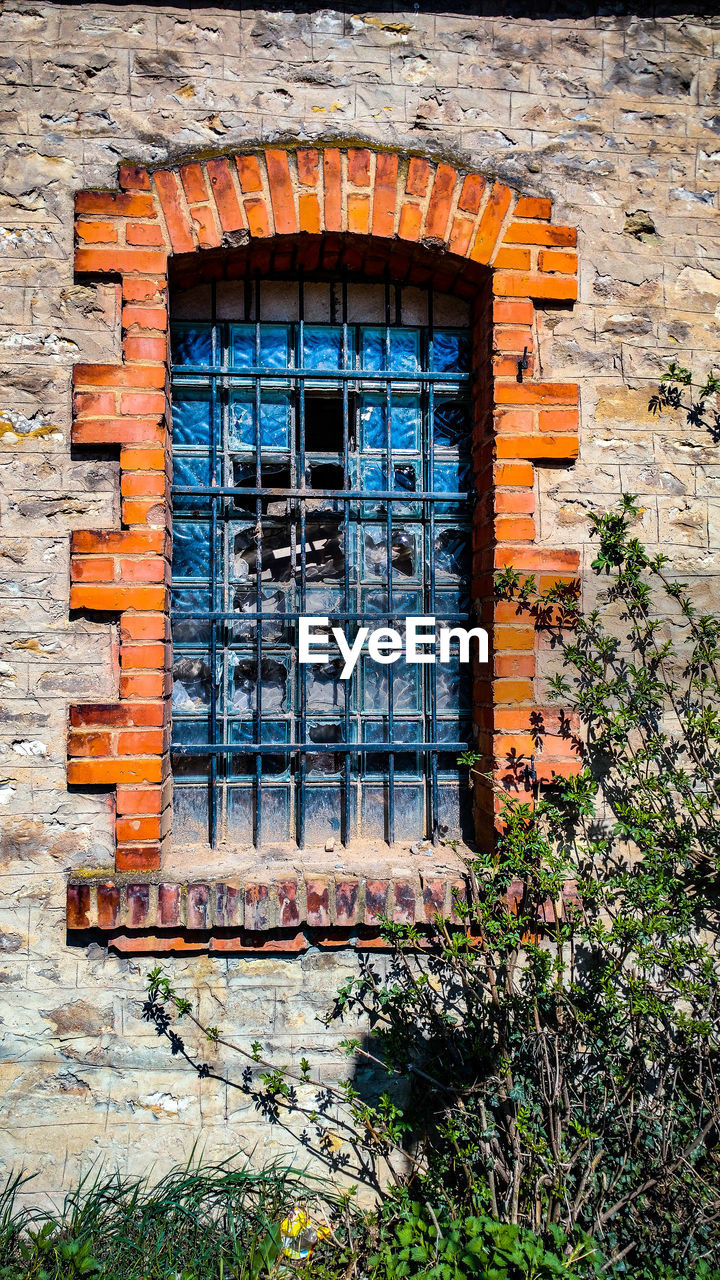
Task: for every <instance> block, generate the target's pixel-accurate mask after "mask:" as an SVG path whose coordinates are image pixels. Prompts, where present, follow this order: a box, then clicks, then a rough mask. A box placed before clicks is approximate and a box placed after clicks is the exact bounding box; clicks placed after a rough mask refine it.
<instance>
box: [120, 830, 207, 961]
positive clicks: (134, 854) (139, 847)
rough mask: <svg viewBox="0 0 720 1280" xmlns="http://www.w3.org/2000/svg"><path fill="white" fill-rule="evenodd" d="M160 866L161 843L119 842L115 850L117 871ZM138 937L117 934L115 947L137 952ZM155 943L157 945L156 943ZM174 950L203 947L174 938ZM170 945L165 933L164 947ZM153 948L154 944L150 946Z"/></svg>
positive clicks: (191, 949) (150, 869)
mask: <svg viewBox="0 0 720 1280" xmlns="http://www.w3.org/2000/svg"><path fill="white" fill-rule="evenodd" d="M159 866H160V845H159V844H145V845H143V844H128V845H125V844H119V845H118V847H117V850H116V852H115V867H116V870H117V871H157V870H158V868H159ZM138 945H139V944H138V939H137V936H136V935H133V936H132V937H131V938H128V937H127V935H125V934H123V935H118V934H117V933H116V934H115V936H114V938H113V947H120V948H122V947H123V946H124V949H125V950H126V951H132V952H135V951H136V950H137V947H138ZM153 945H157V944H156V943H154V944H153ZM171 945H172V950H173V951H199V950H201V949H202V946H203V944H202V943H195V942H186V941H185V939H184V938H174V939H173V941H172V944H171ZM167 946H168V942H167V938H166V937H165V935H163V942H162V948H163V949H165V948H166V947H167ZM150 949H151V950H152V946H151V947H150Z"/></svg>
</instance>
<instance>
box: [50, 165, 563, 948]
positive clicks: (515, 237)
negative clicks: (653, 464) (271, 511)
mask: <svg viewBox="0 0 720 1280" xmlns="http://www.w3.org/2000/svg"><path fill="white" fill-rule="evenodd" d="M118 185H119V189H118V190H117V191H79V192H78V193H77V195H76V221H75V230H76V250H75V270H76V273H77V274H78V275H81V276H91V277H95V278H100V279H102V278H110V279H111V280H115V281H117V280H118V279H119V285H118V291H119V300H120V306H121V324H122V356H123V358H122V362H121V363H119V364H107V365H88V364H78V365H76V366H75V368H74V371H73V426H72V441H73V444H74V445H75V446H83V445H85V446H92V447H94V448H97V447H103V448H106V447H108V446H110V447H112V446H115V447H117V448H119V453H120V496H121V522H122V528H121V529H101V530H98V529H94V530H80V531H77V532H75V533H74V534H73V535H72V541H71V586H70V608H71V610H73V611H90V612H92V613H93V614H95V615H97V614H98V613H101V614H106V615H108V616H111V617H112V616H114V617H119V670H120V674H119V698H118V700H117V701H116V702H113V703H109V704H79V705H75V706H71V707H70V709H69V729H68V743H67V754H68V765H67V769H68V784H69V785H70V786H72V787H77V788H84V787H91V788H93V789H94V788H97V787H106V788H110V789H112V791H113V792H114V799H115V806H114V807H115V837H116V854H115V868H114V872H115V874H114V875H112V874H111V875H108V873H107V872H105V871H103V872H102V873H99V874H97V875H90V876H84V875H80V874H71V875H70V877H69V881H68V897H67V906H68V913H67V923H68V928H69V929H70V930H71V931H73V932H74V931H78V930H80V931H84V930H87V929H89V928H95V929H99V930H100V931H103V932H106V933H108V934H109V935H111V936H112V940H113V943H114V945H116V946H118V947H125V948H126V949H132V950H138V949H139V950H143V949H145V950H169V949H174V948H177V947H188V946H190V947H194V948H197V949H207V947H208V946H209V947H211V948H212V949H215V950H218V949H230V950H243V949H251V950H257V949H262V948H263V947H268V948H272V949H288V948H289V949H292V950H297V949H300V948H301V946H302V945H304V944H303V938H304V937H305V932H304V931H305V930H307V929H316V930H322V931H328V930H330V931H331V932H333V931H335V932H337V931H342V930H351V929H355V928H356V927H357V926H360V927H361V930H362V928H363V927H364V929H365V932H366V933H367V934H368V936H373V933H374V932H375V933H376V930H377V922H378V918H379V916H380V915H383V914H389V915H392V916H394V917H395V918H396V919H398V920H410V919H417V920H422V919H429V918H430V917H431V916H432V914H434V912H435V911H437V910H438V909H439V908H440V909H444V910H446V911H451V910H452V902H453V894H457V893H459V892H462V890H463V885H462V881H459V880H458V879H457V877H456V878H455V879H454V880H453V879H452V878H450V877H440V878H438V877H433V875H432V872H429V873H428V875H427V876H425V877H416V880H415V881H412V882H411V881H405V880H396V881H393V880H392V877H390V875H389V874H388V877H387V878H384V877H383V878H381V879H374V880H367V881H365V882H363V881H362V879H358V877H357V876H352V875H349V876H348V877H346V878H343V877H342V876H340V875H336V876H334V877H328V876H327V875H325V876H322V875H318V876H315V875H313V874H312V872H310V873H308V874H307V875H306V876H305V877H304V878H303V879H302V881H301V882H300V883H298V882H297V881H296V880H295V881H288V880H284V881H280V882H278V883H275V882H273V881H272V878H268V880H267V882H265V881H264V880H263V881H262V882H261V881H259V880H258V882H257V883H255V882H253V883H245V882H243V883H238V882H234V881H233V879H232V868H230V867H229V868H227V873H228V874H227V876H226V877H224V878H223V879H222V880H220V881H214V882H212V883H208V882H206V881H186V882H184V883H178V882H176V881H166V880H164V879H163V846H164V845H165V843H166V841H167V840H168V837H169V834H170V829H171V815H172V800H171V797H172V780H171V774H170V763H169V744H170V696H171V646H170V626H169V582H170V556H171V533H172V513H171V505H170V467H171V449H170V425H169V424H170V402H169V366H168V279H169V264H170V259H171V258H173V259H174V261H173V264H172V265H173V268H174V269H176V271H177V273H178V274H179V277H180V278H182V277H183V274H184V276H185V278H186V279H187V280H191V279H192V278H193V275H194V274H195V275H197V274H198V272H199V271H205V272H207V271H208V270H210V271H212V262H213V257H215V258H217V254H218V253H219V252H220V251H222V250H223V249H228V250H232V251H233V252H234V253H236V254H238V253H240V254H241V255H242V254H245V255H246V256H247V255H248V254H252V255H253V264H254V269H257V270H262V269H264V270H269V269H270V268H271V267H273V266H275V267H276V269H277V270H282V268H283V265H285V269H286V270H287V266H288V264H289V263H291V261H293V255H292V253H291V252H290V250H291V249H292V250H293V252H294V254H295V258H294V260H295V261H297V253H298V246H300V252H301V253H302V254H303V255H304V258H305V261H306V262H307V263H309V265H310V267H312V264H313V262H314V263H315V264H316V265H317V263H318V262H319V261H320V260H321V258H322V257H323V255H324V257H325V259H326V260H327V261H328V262H329V263H331V264H332V263H338V262H340V261H341V260H342V261H344V262H345V265H348V263H349V264H351V265H354V266H355V269H358V268H360V269H363V270H364V271H365V272H366V273H367V274H368V276H370V277H372V276H373V274H377V272H378V271H379V270H381V269H385V267H389V270H390V272H391V274H392V275H393V276H394V278H397V279H400V280H403V281H406V282H410V283H412V282H413V281H415V280H417V281H423V282H426V281H427V280H428V278H430V277H431V278H432V279H433V284H434V287H435V288H438V289H447V290H448V291H451V290H454V291H456V292H458V293H463V294H464V296H468V297H469V296H472V297H473V298H474V307H475V328H474V335H475V342H476V344H478V345H482V344H485V345H487V344H488V342H491V344H492V347H491V360H492V386H491V387H489V386H488V385H487V384H486V383H482V385H479V386H478V392H477V395H476V401H475V426H474V431H475V437H474V441H473V458H474V472H475V482H476V486H477V489H478V494H479V500H478V503H477V513H476V520H477V528H478V529H480V528H483V529H485V530H490V536H482V537H481V536H479V535H478V536H477V537H476V539H475V543H474V548H473V595H474V597H475V598H476V599H477V600H479V601H480V602H481V618H482V621H483V622H484V624H485V625H487V626H488V627H489V628H490V630H491V644H492V662H491V667H490V671H489V674H485V673H481V675H480V676H479V678H478V679H476V682H475V690H474V699H473V701H474V708H473V715H474V720H475V724H476V732H477V735H478V738H477V741H478V748H479V750H480V751H481V752H482V754H483V756H484V757H485V759H486V760H487V762H488V767H489V768H491V769H492V771H493V773H494V775H495V777H496V779H497V780H498V781H501V782H502V781H503V779H506V780H507V782H508V785H512V786H513V787H517V786H518V785H519V786H521V787H522V785H523V783H522V781H520V782H518V768H517V762H518V760H523V759H528V758H529V757H530V756H531V755H532V756H534V757H535V768H536V773H537V777H538V779H539V781H540V782H543V781H546V780H549V779H550V778H551V777H553V776H557V775H558V774H562V775H568V774H570V773H573V772H575V771H576V770H577V767H578V763H577V758H576V756H575V754H574V751H573V747H572V744H571V742H570V741H569V740H568V738H567V736H566V734H564V733H563V732H562V730H561V726H560V724H559V723H558V716H557V712H556V711H553V712H550V711H549V710H548V708H546V707H543V706H542V704H541V702H540V700H539V698H538V696H537V690H536V668H537V656H538V650H539V647H540V645H541V644H542V636H541V633H540V631H539V629H538V628H536V627H534V626H533V625H532V623H529V622H528V621H527V620H526V619H523V618H520V617H518V615H517V613H516V611H515V608H514V606H512V605H508V604H507V603H504V602H496V601H494V600H493V594H492V579H493V573H494V572H495V571H496V570H497V569H500V568H502V567H504V566H506V565H508V564H512V565H514V566H515V567H516V568H517V569H519V570H521V571H522V570H525V571H527V572H531V573H535V574H538V575H539V577H540V582H541V584H542V585H547V584H548V582H549V581H552V580H555V581H557V580H558V579H561V580H564V581H568V580H572V579H573V578H574V577H575V576H576V574H577V570H578V565H579V556H578V553H577V551H575V550H572V549H558V550H551V549H548V548H546V547H540V546H536V545H535V539H536V525H535V520H534V492H535V469H536V467H537V466H538V465H542V464H543V463H555V464H557V463H566V464H571V463H572V462H573V461H574V459H575V458H576V456H577V451H578V402H579V388H578V386H577V384H575V383H547V382H543V381H541V380H539V379H538V378H537V377H536V362H535V351H536V322H537V321H536V308H537V307H538V306H548V305H553V304H559V305H563V306H567V305H569V304H571V303H572V302H573V301H575V299H576V297H577V280H576V273H577V254H576V244H577V235H576V231H575V229H574V228H572V227H569V226H558V225H556V224H554V223H553V222H552V220H551V219H552V207H551V202H550V200H548V199H545V198H538V197H535V196H524V195H522V194H520V193H518V192H517V191H514V190H513V189H511V188H510V187H508V186H507V185H505V184H503V183H501V182H498V181H493V180H492V179H490V178H487V177H485V176H484V175H482V174H479V173H467V172H459V171H458V170H456V169H455V168H454V167H452V166H451V165H449V164H446V163H443V162H439V163H435V162H431V161H428V160H426V159H423V158H421V157H418V156H407V155H400V154H395V153H389V152H385V151H378V152H375V151H373V150H371V149H370V148H348V149H341V148H338V147H325V148H322V147H306V148H298V149H288V150H285V149H277V148H274V149H266V150H264V151H257V152H250V153H246V154H240V155H225V156H217V157H215V158H212V159H207V160H194V161H190V162H187V163H184V164H181V165H179V166H178V167H177V168H175V169H161V170H157V171H155V172H149V171H148V170H147V169H144V168H139V167H135V166H129V165H123V166H121V167H120V170H119V184H118ZM206 251H215V253H214V254H213V253H212V252H210V253H207V252H206ZM523 355H525V356H526V359H525V360H524V361H523ZM521 361H523V363H524V364H525V365H526V367H525V368H523V369H520V368H519V362H521ZM538 714H539V715H540V716H541V717H542V718H543V721H544V723H545V726H546V729H545V732H544V735H543V740H542V743H541V744H540V745H538V743H537V741H536V739H535V737H534V736H533V733H532V726H533V724H534V723H536V717H537V716H538ZM553 729H555V732H553ZM475 804H476V810H477V825H478V829H479V833H480V834H481V836H483V835H484V837H485V838H491V833H492V828H493V825H494V821H495V815H496V810H497V803H496V801H495V800H494V797H493V792H492V791H491V789H490V788H483V787H476V789H475ZM158 930H160V932H157V931H158ZM218 930H220V931H221V933H218ZM189 931H190V932H189Z"/></svg>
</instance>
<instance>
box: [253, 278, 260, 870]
mask: <svg viewBox="0 0 720 1280" xmlns="http://www.w3.org/2000/svg"><path fill="white" fill-rule="evenodd" d="M255 360H256V363H257V364H259V363H260V280H259V278H256V280H255ZM261 413H262V394H261V387H260V379H259V378H256V379H255V484H256V486H257V488H258V489H259V490H261V489H262V437H261V433H260V415H261ZM255 593H256V598H257V601H258V603H259V602H260V601H261V600H262V498H261V497H260V495H259V494H258V496H257V497H256V500H255ZM255 667H256V682H255V740H256V743H257V745H258V746H259V745H260V744H261V742H262V623H260V622H258V623H257V625H256V627H255ZM254 825H255V830H254V833H253V834H254V840H255V844H256V845H259V844H261V843H262V757H261V756H260V754H259V753H258V755H257V756H256V757H255V824H254Z"/></svg>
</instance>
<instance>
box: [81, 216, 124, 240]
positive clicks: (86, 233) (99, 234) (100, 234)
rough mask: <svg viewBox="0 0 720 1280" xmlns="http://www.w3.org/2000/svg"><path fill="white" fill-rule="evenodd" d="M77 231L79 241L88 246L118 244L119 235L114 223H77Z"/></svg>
mask: <svg viewBox="0 0 720 1280" xmlns="http://www.w3.org/2000/svg"><path fill="white" fill-rule="evenodd" d="M75 231H76V233H77V236H78V239H79V240H84V241H85V243H86V244H116V243H117V238H118V233H117V229H116V228H115V226H114V225H113V223H112V222H84V221H78V222H76V223H75Z"/></svg>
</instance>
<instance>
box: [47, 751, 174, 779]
mask: <svg viewBox="0 0 720 1280" xmlns="http://www.w3.org/2000/svg"><path fill="white" fill-rule="evenodd" d="M67 775H68V782H69V784H70V786H75V787H88V786H90V787H92V786H96V787H101V786H112V784H113V783H117V782H125V783H127V782H160V780H161V776H162V761H161V760H160V758H159V756H150V757H148V758H146V759H142V758H135V759H133V758H132V757H126V758H125V759H122V760H68V767H67Z"/></svg>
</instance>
